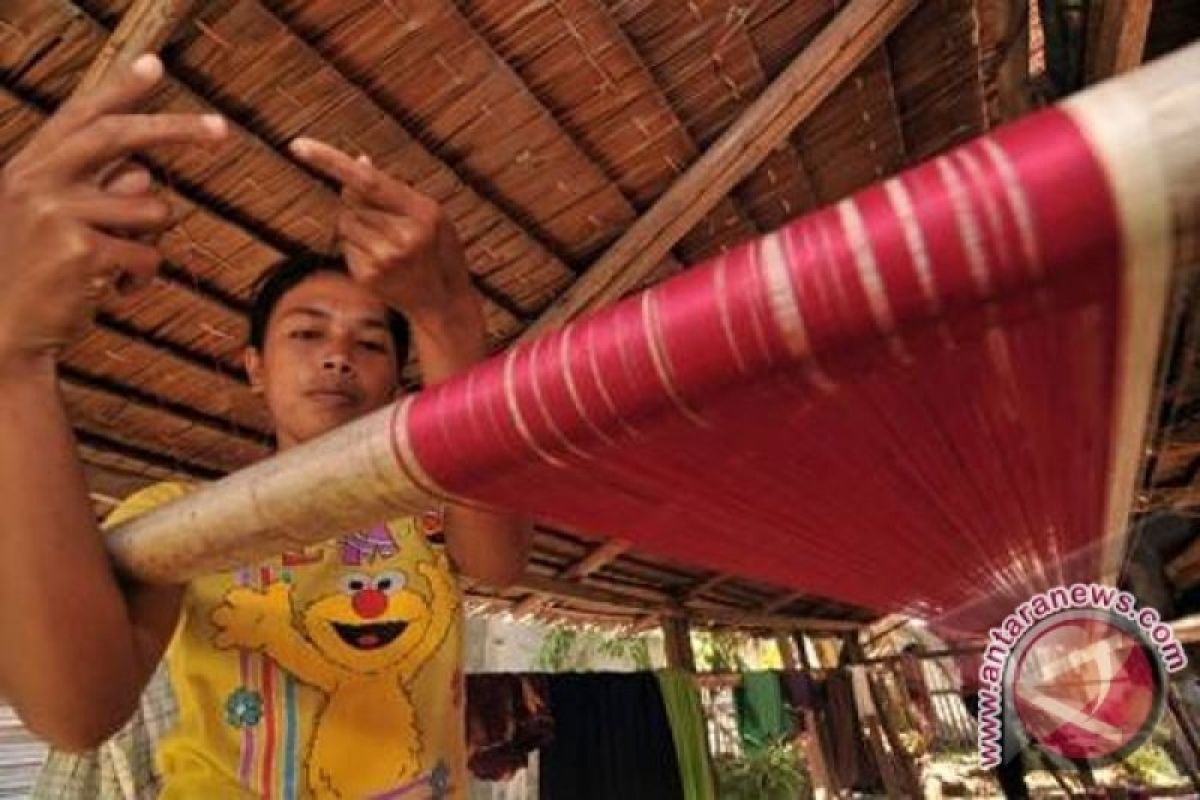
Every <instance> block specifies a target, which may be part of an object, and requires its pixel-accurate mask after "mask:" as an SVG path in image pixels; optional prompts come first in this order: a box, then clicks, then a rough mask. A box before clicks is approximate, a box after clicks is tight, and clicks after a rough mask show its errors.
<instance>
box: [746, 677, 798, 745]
mask: <svg viewBox="0 0 1200 800" xmlns="http://www.w3.org/2000/svg"><path fill="white" fill-rule="evenodd" d="M733 700H734V703H735V704H736V706H737V718H738V733H739V734H740V735H741V738H742V744H743V745H745V746H746V748H747V749H749V750H760V749H762V748H764V747H766V746H767V745H769V744H772V743H773V742H777V741H779V740H780V739H784V738H787V737H788V736H789V735H790V734H791V732H792V726H791V721H790V720H789V719H788V715H787V712H786V710H785V709H784V707H783V693H782V690H781V687H780V683H779V675H778V673H775V672H747V673H745V674H744V675H742V682H741V683H740V684H739V685H738V687H737V688H736V689H735V690H734V693H733Z"/></svg>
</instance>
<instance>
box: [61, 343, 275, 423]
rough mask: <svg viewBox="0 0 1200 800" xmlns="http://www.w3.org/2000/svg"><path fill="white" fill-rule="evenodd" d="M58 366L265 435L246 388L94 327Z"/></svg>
mask: <svg viewBox="0 0 1200 800" xmlns="http://www.w3.org/2000/svg"><path fill="white" fill-rule="evenodd" d="M63 363H65V364H67V365H69V366H72V367H76V368H78V369H81V370H86V371H88V372H91V373H93V374H95V375H98V376H100V377H103V378H108V379H110V380H113V381H117V382H119V383H123V384H127V385H129V386H132V387H134V388H136V389H140V390H142V391H144V392H147V393H150V394H154V395H159V396H162V397H164V398H167V399H170V400H172V401H174V402H177V403H180V404H182V405H187V406H191V407H192V408H195V409H197V410H199V411H202V412H204V413H206V414H210V415H212V416H220V417H224V418H227V419H230V420H232V421H234V422H237V423H238V424H239V425H242V426H244V427H246V428H251V429H255V430H260V431H267V430H269V428H270V419H269V418H268V416H267V413H266V410H265V409H264V408H263V407H262V403H261V401H260V400H259V399H258V398H257V397H255V396H254V395H252V394H251V393H250V390H249V387H248V386H247V385H246V384H244V383H241V382H239V381H238V380H236V379H234V378H232V377H229V376H226V375H222V374H221V373H218V372H212V371H206V370H205V369H203V368H202V367H200V366H199V365H197V364H193V363H190V362H188V361H184V360H182V359H180V358H179V357H178V356H175V355H173V354H171V353H168V352H164V351H163V350H161V349H158V348H155V347H153V346H151V345H149V344H147V343H146V342H144V341H139V340H138V339H134V338H131V337H129V336H127V335H123V334H120V333H117V332H115V331H113V330H112V329H111V328H110V327H108V326H102V325H101V326H97V327H95V328H93V329H92V330H91V331H90V332H89V333H87V334H86V335H85V336H84V337H83V338H82V339H81V340H79V341H78V342H76V343H75V344H73V345H72V346H71V347H69V348H68V349H67V351H66V352H65V354H64V357H63Z"/></svg>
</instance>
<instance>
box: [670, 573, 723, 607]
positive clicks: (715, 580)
mask: <svg viewBox="0 0 1200 800" xmlns="http://www.w3.org/2000/svg"><path fill="white" fill-rule="evenodd" d="M728 580H731V577H730V576H729V575H726V574H725V573H723V572H718V573H715V574H713V575H711V576H709V577H708V578H706V579H704V580H702V581H700V583H697V584H696V585H695V586H692V587H691V588H690V589H688V590H687V591H686V592H684V593H683V596H682V597H680V602H682V603H687V602H689V601H691V600H695V599H696V598H697V597H699V596H700V595H702V594H704V593H705V592H707V591H709V590H711V589H715V588H716V587H718V586H720V585H721V584H722V583H725V582H726V581H728Z"/></svg>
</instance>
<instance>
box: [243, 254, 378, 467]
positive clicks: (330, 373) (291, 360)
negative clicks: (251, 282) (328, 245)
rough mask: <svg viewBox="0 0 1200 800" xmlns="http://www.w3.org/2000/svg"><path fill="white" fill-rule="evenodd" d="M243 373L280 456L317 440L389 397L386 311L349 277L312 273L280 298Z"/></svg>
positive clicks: (248, 353) (368, 292) (248, 358)
mask: <svg viewBox="0 0 1200 800" xmlns="http://www.w3.org/2000/svg"><path fill="white" fill-rule="evenodd" d="M246 372H247V374H248V375H249V378H250V385H251V387H253V388H254V390H255V391H257V392H259V393H261V394H262V395H263V397H264V399H265V400H266V403H267V408H268V409H269V410H270V412H271V417H272V419H273V420H274V423H275V436H276V439H277V441H278V444H279V448H280V449H281V450H282V449H286V448H288V447H291V446H292V445H295V444H299V443H300V442H305V441H308V440H309V439H312V438H314V437H316V436H320V435H321V434H323V433H326V432H328V431H330V430H333V429H334V428H336V427H338V426H339V425H343V424H345V423H346V422H349V421H350V420H352V419H356V418H357V417H361V416H362V415H363V414H366V413H367V412H369V411H374V410H375V409H377V408H380V407H382V406H384V405H386V404H387V403H388V402H389V401H391V400H392V399H393V398H394V397H395V395H396V387H397V385H398V374H397V367H396V351H395V342H394V341H393V340H392V335H391V332H390V330H389V329H388V325H387V307H386V306H385V305H384V304H383V303H382V302H381V301H380V300H379V299H378V298H376V297H375V296H374V295H373V294H371V292H370V291H369V290H367V289H366V288H364V287H362V286H360V285H359V284H357V283H355V282H354V281H353V280H351V279H350V277H349V276H347V275H344V274H342V273H340V272H317V273H315V274H314V275H312V276H310V277H308V278H305V279H304V280H303V281H301V282H300V283H298V284H297V285H296V286H294V287H292V289H291V290H289V291H288V292H287V293H286V294H285V295H284V296H283V297H282V298H280V300H279V303H278V304H277V305H276V306H275V308H274V309H273V311H272V312H271V317H270V319H268V320H267V329H266V334H265V337H264V340H263V348H262V352H259V351H257V350H255V349H254V348H248V349H247V351H246Z"/></svg>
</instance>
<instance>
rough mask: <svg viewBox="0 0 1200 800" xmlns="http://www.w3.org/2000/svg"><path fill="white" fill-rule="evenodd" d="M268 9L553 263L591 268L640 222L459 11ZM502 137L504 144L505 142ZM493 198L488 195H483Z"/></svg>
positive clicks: (444, 7)
mask: <svg viewBox="0 0 1200 800" xmlns="http://www.w3.org/2000/svg"><path fill="white" fill-rule="evenodd" d="M269 6H270V8H271V9H272V10H273V11H275V12H276V13H278V14H279V15H280V16H281V17H282V18H283V19H284V20H285V21H286V22H287V23H288V24H289V25H290V26H291V27H292V28H293V29H294V30H296V31H297V32H298V33H299V34H300V35H301V36H302V37H303V38H305V39H306V40H307V41H309V42H310V44H312V45H313V46H314V47H315V49H316V50H317V51H318V52H320V53H321V54H322V55H323V56H324V57H325V58H326V59H327V60H328V61H329V62H330V63H331V64H333V65H334V66H336V67H337V68H338V69H339V70H340V71H341V72H342V73H343V74H345V75H347V76H348V77H350V78H351V79H352V80H354V82H355V83H356V84H358V85H360V86H362V87H364V88H365V89H366V90H367V91H368V93H369V94H370V95H371V96H372V97H373V98H374V99H375V100H376V101H377V102H379V103H380V104H381V105H383V106H384V107H385V108H386V109H387V110H388V111H390V112H391V113H393V114H394V115H395V116H397V117H398V118H399V119H400V120H401V121H403V122H405V123H406V126H407V127H409V129H410V130H412V131H413V132H414V133H415V134H416V135H417V136H418V137H419V138H421V139H422V141H424V142H425V144H426V145H427V146H428V147H429V148H430V149H431V150H433V151H434V152H435V153H437V154H438V155H440V156H441V157H442V158H443V159H444V160H445V161H446V162H447V163H449V164H451V165H452V166H453V167H454V168H455V170H456V171H457V172H459V174H460V175H463V176H464V178H466V179H468V180H470V181H471V182H472V184H473V185H475V186H477V187H480V188H481V191H483V193H484V194H485V195H487V196H490V197H491V198H492V199H493V200H494V201H496V202H497V203H498V204H499V205H500V206H501V207H503V208H505V209H507V210H510V212H511V213H512V214H513V216H514V217H516V218H518V219H521V220H522V221H523V222H524V223H525V224H526V225H527V226H528V227H530V228H531V229H533V230H535V231H537V232H538V235H539V238H541V239H542V240H544V241H547V242H549V243H551V244H552V246H553V247H554V249H555V252H558V253H561V254H563V255H564V256H565V257H566V258H567V259H568V260H570V261H571V262H573V263H575V264H577V265H582V264H584V263H586V261H587V260H588V258H589V257H590V256H591V255H592V254H594V253H596V252H597V251H598V250H599V249H600V248H601V247H603V246H604V245H605V244H606V243H607V242H610V241H612V240H613V239H614V238H616V236H617V235H619V233H620V231H621V230H622V229H623V228H624V227H625V226H626V225H628V224H629V223H630V222H631V221H632V220H633V218H634V210H633V207H632V206H631V205H630V203H629V201H628V200H627V199H626V198H625V196H624V195H623V194H622V193H621V191H620V189H619V188H618V187H617V186H616V184H614V183H613V182H612V181H610V180H609V179H608V178H607V177H606V176H605V175H604V173H603V172H602V171H601V170H600V168H599V167H598V166H596V165H595V164H594V163H593V162H592V161H591V160H590V159H589V158H588V157H587V156H586V154H585V153H584V152H583V151H582V150H581V149H580V148H579V147H578V146H577V145H576V144H575V142H574V141H573V140H572V139H571V137H570V136H569V135H568V134H567V133H566V131H564V130H563V129H562V127H561V126H559V125H558V123H557V122H556V121H555V120H554V118H553V116H552V115H551V114H550V113H549V111H547V110H546V108H545V107H544V106H542V105H541V104H540V103H539V102H538V101H537V99H536V98H535V97H534V96H533V95H532V93H531V92H530V91H529V90H528V88H527V87H526V86H525V84H524V83H523V82H522V81H521V80H520V78H519V77H518V76H517V75H516V74H515V73H514V72H513V71H512V70H511V69H510V68H509V67H508V66H507V65H506V64H504V62H503V61H502V60H501V59H500V58H498V56H497V55H496V53H495V52H494V51H493V50H492V49H491V48H490V47H488V45H487V43H486V42H484V40H483V39H482V38H481V37H480V36H479V34H478V33H476V32H475V30H474V29H473V28H472V27H471V25H470V23H469V22H468V21H467V20H466V18H465V17H463V16H462V14H460V13H459V11H458V9H457V8H455V7H454V5H453V3H451V2H450V0H428V1H427V2H422V3H410V4H405V5H403V6H401V5H399V4H395V3H376V2H373V1H372V0H300V1H299V2H297V1H296V0H271V2H270V3H269ZM498 128H500V129H503V130H504V131H505V133H506V134H507V135H505V136H497V135H496V130H497V129H498ZM485 188H486V190H485Z"/></svg>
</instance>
